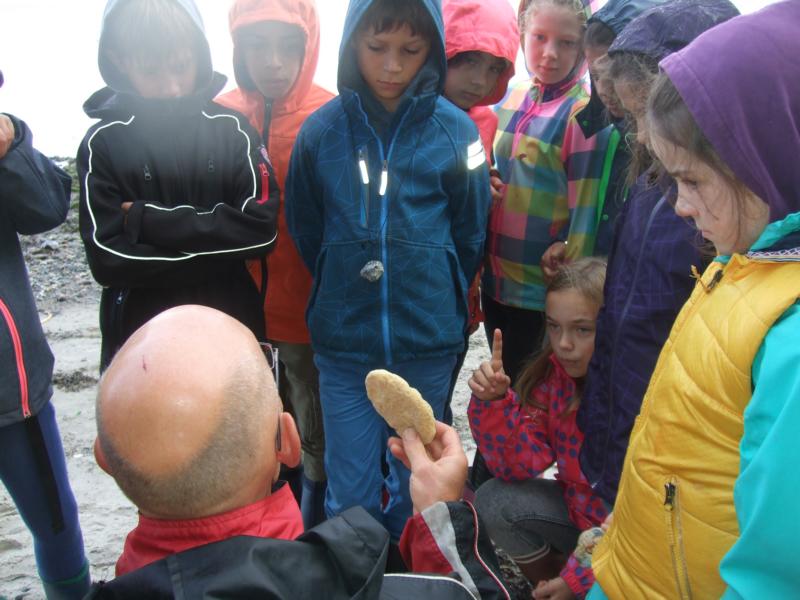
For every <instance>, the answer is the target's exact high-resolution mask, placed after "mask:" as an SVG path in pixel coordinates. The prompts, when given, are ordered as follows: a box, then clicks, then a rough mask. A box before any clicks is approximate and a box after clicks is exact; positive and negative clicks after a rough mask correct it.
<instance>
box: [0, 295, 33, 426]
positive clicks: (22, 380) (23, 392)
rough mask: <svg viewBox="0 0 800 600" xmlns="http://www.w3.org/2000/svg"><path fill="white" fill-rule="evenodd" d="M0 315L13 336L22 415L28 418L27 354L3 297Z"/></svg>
mask: <svg viewBox="0 0 800 600" xmlns="http://www.w3.org/2000/svg"><path fill="white" fill-rule="evenodd" d="M0 315H2V319H3V321H4V322H5V324H6V328H7V329H8V335H9V337H10V338H11V352H12V353H13V357H14V365H15V368H16V370H17V378H18V380H19V397H20V404H21V406H22V416H23V417H25V418H26V419H27V418H28V417H30V416H31V408H30V402H29V398H28V373H27V371H26V369H25V356H24V355H23V352H22V338H21V337H20V335H19V329H18V328H17V324H16V322H15V321H14V315H13V314H11V309H10V308H9V307H8V305H7V304H6V303H5V301H4V300H3V299H2V298H0Z"/></svg>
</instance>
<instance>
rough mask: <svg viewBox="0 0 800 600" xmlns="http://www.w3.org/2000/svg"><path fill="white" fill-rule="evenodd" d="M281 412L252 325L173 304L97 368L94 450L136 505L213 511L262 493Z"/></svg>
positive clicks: (169, 512) (161, 512)
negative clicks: (99, 371) (255, 492)
mask: <svg viewBox="0 0 800 600" xmlns="http://www.w3.org/2000/svg"><path fill="white" fill-rule="evenodd" d="M280 413H281V406H280V399H279V398H278V394H277V391H276V389H275V384H274V381H273V379H272V376H271V374H270V370H269V367H268V365H267V362H266V359H265V358H264V355H263V354H262V352H261V349H260V347H259V345H258V343H257V341H256V339H255V338H254V337H253V335H252V333H251V332H250V331H249V330H248V329H247V328H246V327H244V326H243V325H242V324H241V323H239V322H238V321H236V320H235V319H233V318H231V317H229V316H227V315H225V314H223V313H221V312H219V311H216V310H213V309H210V308H206V307H201V306H181V307H177V308H173V309H171V310H168V311H166V312H164V313H162V314H160V315H159V316H157V317H155V318H154V319H152V320H151V321H149V322H148V323H146V324H145V325H143V326H142V327H141V328H140V329H139V330H137V331H136V332H135V333H134V334H133V335H132V336H131V337H130V338H129V339H128V341H127V342H126V343H125V345H124V346H123V347H122V348H121V349H120V351H119V352H118V353H117V355H116V356H115V357H114V360H113V361H112V362H111V365H110V366H109V367H108V370H107V371H106V372H105V374H104V375H103V378H102V379H101V381H100V385H99V389H98V396H97V430H98V445H99V450H100V455H101V456H102V458H103V459H104V461H105V464H106V465H107V470H108V471H109V472H110V473H111V474H112V475H113V477H114V479H115V480H116V481H117V483H118V485H119V486H120V488H121V489H122V491H123V492H124V493H125V494H126V495H127V496H128V497H129V498H130V499H131V501H132V502H133V503H134V504H136V505H137V506H138V507H139V509H140V510H141V511H142V512H143V513H145V514H149V515H151V516H157V517H160V518H169V519H179V518H197V517H201V516H206V515H209V514H215V513H218V512H223V511H225V510H230V509H232V508H236V507H238V506H240V505H242V504H243V503H247V500H245V501H243V502H239V498H240V497H241V496H242V495H243V494H244V495H245V496H246V495H247V494H248V493H249V494H250V495H252V493H253V490H261V489H262V488H263V490H264V493H268V490H269V485H270V484H271V483H272V479H273V477H274V474H275V472H276V469H277V458H276V453H275V436H276V431H277V428H278V425H277V423H278V418H279V415H280ZM250 501H252V499H250Z"/></svg>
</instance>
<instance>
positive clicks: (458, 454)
mask: <svg viewBox="0 0 800 600" xmlns="http://www.w3.org/2000/svg"><path fill="white" fill-rule="evenodd" d="M402 435H403V437H402V439H400V438H397V437H391V438H389V450H391V452H392V454H393V455H394V457H395V458H397V459H398V460H399V461H401V462H402V463H403V464H404V465H405V466H406V467H407V468H409V469H411V482H410V486H409V487H410V489H411V501H412V502H413V504H414V512H415V513H417V512H422V511H423V510H425V509H426V508H428V507H429V506H431V505H432V504H435V503H437V502H452V501H455V500H459V499H461V493H462V491H463V490H464V484H465V483H466V481H467V455H466V454H464V449H463V448H462V447H461V439H460V438H459V437H458V434H457V433H456V430H455V429H453V428H452V427H450V426H448V425H445V424H444V423H442V422H440V421H437V422H436V436H435V437H434V438H433V441H432V442H431V443H430V444H428V445H427V447H426V446H424V445H423V444H422V440H421V439H420V438H419V435H417V432H416V431H414V430H413V429H406V430H405V431H403V433H402Z"/></svg>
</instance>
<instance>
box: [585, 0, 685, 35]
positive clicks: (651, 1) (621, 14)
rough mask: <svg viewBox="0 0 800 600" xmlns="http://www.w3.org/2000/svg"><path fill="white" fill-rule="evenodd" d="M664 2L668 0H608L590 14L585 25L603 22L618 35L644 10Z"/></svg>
mask: <svg viewBox="0 0 800 600" xmlns="http://www.w3.org/2000/svg"><path fill="white" fill-rule="evenodd" d="M665 2H669V0H610V1H609V2H608V3H607V4H606V5H605V6H603V8H601V9H600V10H598V11H597V12H596V13H595V14H593V15H592V16H591V18H590V19H589V22H588V23H587V25H591V24H592V23H598V22H599V23H603V24H604V25H606V26H607V27H608V28H609V29H611V31H613V32H614V35H619V34H620V33H622V30H623V29H625V27H626V25H627V24H628V23H630V22H631V21H633V20H634V19H635V18H636V17H638V16H639V15H640V14H642V13H643V12H644V11H646V10H649V9H651V8H653V7H654V6H658V5H659V4H664V3H665Z"/></svg>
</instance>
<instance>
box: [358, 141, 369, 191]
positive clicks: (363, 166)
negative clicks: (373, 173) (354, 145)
mask: <svg viewBox="0 0 800 600" xmlns="http://www.w3.org/2000/svg"><path fill="white" fill-rule="evenodd" d="M358 168H359V170H360V171H361V183H363V184H364V185H369V171H367V157H366V155H365V154H364V149H363V148H359V150H358Z"/></svg>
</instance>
